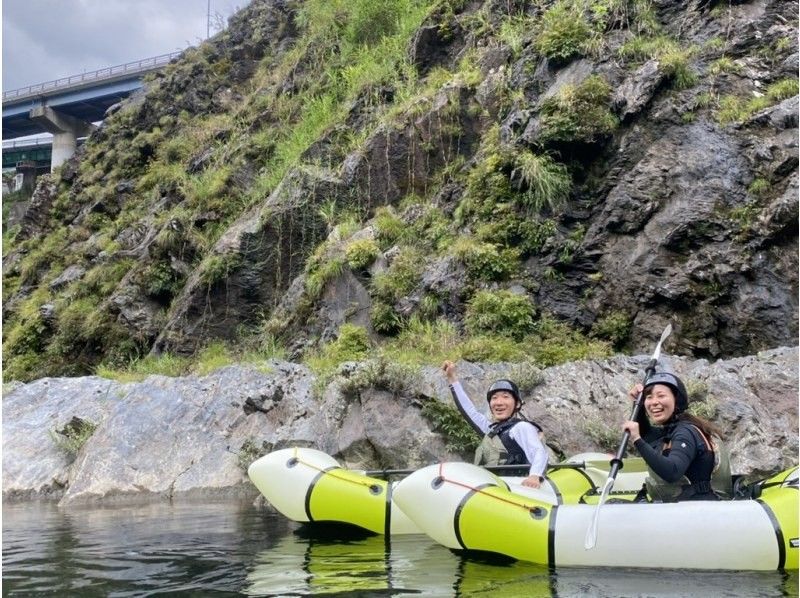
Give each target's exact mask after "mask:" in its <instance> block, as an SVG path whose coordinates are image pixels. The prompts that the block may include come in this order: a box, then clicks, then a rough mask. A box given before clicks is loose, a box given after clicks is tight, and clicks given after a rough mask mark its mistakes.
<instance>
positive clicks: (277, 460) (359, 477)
mask: <svg viewBox="0 0 800 598" xmlns="http://www.w3.org/2000/svg"><path fill="white" fill-rule="evenodd" d="M609 459H610V457H609V456H608V455H604V454H602V453H584V454H580V455H576V456H575V457H572V458H571V459H569V460H567V461H566V462H564V463H561V464H557V465H555V466H553V468H552V469H551V470H549V471H548V474H547V478H546V479H545V482H544V483H543V484H542V486H541V488H539V489H532V488H527V487H524V486H522V485H521V481H522V479H523V478H520V477H506V478H499V477H496V476H494V475H493V474H489V473H488V472H486V471H485V470H484V469H481V468H476V469H478V470H479V471H483V472H485V473H487V475H490V476H491V478H492V480H495V483H497V484H500V485H502V486H504V487H506V488H509V489H511V490H513V491H514V492H516V493H518V494H520V495H524V496H527V497H529V498H534V499H536V500H539V501H541V502H542V503H545V504H553V505H555V504H564V503H577V502H587V503H591V502H595V501H596V500H597V497H598V488H601V487H602V485H603V484H604V483H605V481H606V478H607V476H608V467H609V465H608V464H609ZM381 473H383V472H381ZM247 474H248V476H249V477H250V479H251V480H252V482H253V484H255V486H256V488H258V490H259V491H260V492H261V494H263V495H264V497H265V498H266V499H267V500H268V501H269V502H270V503H271V504H272V505H273V506H274V507H275V508H276V509H277V510H278V511H279V512H280V513H282V514H283V515H284V516H286V517H288V518H289V519H291V520H293V521H297V522H303V523H310V522H339V523H347V524H351V525H355V526H358V527H361V528H364V529H366V530H369V531H371V532H374V533H378V534H409V533H422V532H421V530H420V528H419V527H418V526H417V525H416V524H415V523H414V522H413V521H412V520H411V519H409V518H408V516H407V515H406V514H405V513H404V512H403V511H401V510H400V509H399V508H398V507H397V505H396V504H395V502H394V500H392V497H393V492H394V487H395V485H396V483H391V482H387V481H386V480H385V479H380V478H379V477H375V476H374V475H373V476H370V475H367V474H366V472H364V471H357V470H349V469H345V468H343V467H341V465H340V464H339V463H338V462H337V461H336V460H335V459H334V458H333V457H331V456H330V455H327V454H326V453H323V452H321V451H318V450H315V449H311V448H289V449H282V450H278V451H275V452H273V453H270V454H268V455H265V456H263V457H261V458H260V459H258V460H257V461H254V462H253V463H252V464H251V465H250V467H249V468H248V471H247ZM645 475H646V472H645V469H644V465H643V463H642V462H641V460H637V459H629V460H626V464H625V468H624V469H623V471H622V472H621V473H620V474H619V475H618V476H617V480H618V481H617V484H616V485H615V491H616V492H615V496H616V497H617V498H621V499H624V500H631V499H632V497H633V495H634V494H635V493H636V492H637V491H638V490H639V489H640V488H641V486H642V483H643V481H644V476H645ZM384 477H385V476H384Z"/></svg>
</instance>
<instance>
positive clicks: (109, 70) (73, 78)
mask: <svg viewBox="0 0 800 598" xmlns="http://www.w3.org/2000/svg"><path fill="white" fill-rule="evenodd" d="M181 54H183V51H182V50H181V51H180V52H170V53H169V54H161V55H159V56H153V57H152V58H143V59H141V60H136V61H134V62H126V63H125V64H119V65H116V66H109V67H105V68H102V69H98V70H96V71H90V72H88V73H82V74H80V75H70V76H69V77H62V78H60V79H54V80H53V81H45V82H44V83H36V84H34V85H29V86H28V87H21V88H20V89H11V90H9V91H4V92H3V102H7V101H9V100H17V99H22V98H26V97H28V96H37V95H41V94H43V93H47V92H51V91H55V90H58V89H65V88H69V87H72V86H76V85H80V84H82V83H87V82H91V81H103V80H104V79H111V78H113V77H117V76H119V75H124V74H135V73H141V72H145V71H149V70H152V69H155V68H157V67H159V66H163V65H165V64H167V63H169V61H170V60H172V59H173V58H176V57H178V56H180V55H181Z"/></svg>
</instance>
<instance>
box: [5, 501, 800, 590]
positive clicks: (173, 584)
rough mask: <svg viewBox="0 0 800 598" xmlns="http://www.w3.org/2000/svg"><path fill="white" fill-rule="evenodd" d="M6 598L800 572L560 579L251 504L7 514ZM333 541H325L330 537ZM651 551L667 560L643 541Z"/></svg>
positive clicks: (682, 585)
mask: <svg viewBox="0 0 800 598" xmlns="http://www.w3.org/2000/svg"><path fill="white" fill-rule="evenodd" d="M2 527H3V596H50V595H52V596H118V597H123V596H159V595H160V596H307V595H317V594H320V595H328V596H337V595H338V596H406V595H415V594H416V595H420V596H426V597H427V596H495V595H497V596H502V597H503V598H512V597H515V596H527V597H540V596H541V597H548V598H549V597H567V596H576V597H577V596H581V597H583V596H597V597H603V598H606V597H616V596H620V597H622V596H630V597H639V596H641V597H645V596H647V597H654V598H660V597H664V598H666V597H678V596H703V597H716V596H731V597H746V598H756V597H772V596H797V595H798V576H797V572H792V573H790V574H787V573H782V572H777V571H776V572H733V573H731V572H720V571H692V572H688V571H660V572H654V571H650V570H641V569H638V570H637V569H577V568H573V569H558V570H555V571H549V570H548V569H546V568H543V567H538V566H534V565H530V564H528V563H521V562H499V561H491V562H490V561H487V560H486V559H485V558H484V559H481V558H479V557H477V556H463V555H459V554H456V553H454V552H451V551H450V550H448V549H446V548H443V547H441V546H439V545H438V544H436V543H434V542H433V541H432V540H429V539H428V538H427V537H425V536H399V537H395V538H393V539H392V540H391V543H390V544H386V542H385V539H384V538H383V537H381V536H371V537H364V536H363V535H361V536H360V537H359V535H351V537H350V538H348V539H347V540H341V530H339V532H338V535H337V538H338V539H337V540H335V541H334V540H332V539H331V538H330V537H329V534H326V533H323V532H319V531H313V532H310V531H309V529H308V528H305V527H302V526H298V525H297V524H294V523H291V522H288V521H287V520H285V519H284V518H283V517H282V516H280V515H273V514H266V513H265V512H264V511H260V510H257V509H255V508H254V507H253V506H252V504H251V503H250V502H243V501H234V500H227V501H224V502H202V503H201V502H183V503H174V504H168V503H155V504H148V505H139V506H114V507H105V508H96V507H94V508H73V507H71V508H69V509H59V508H58V507H57V506H55V504H53V503H46V502H34V503H12V504H4V505H3V523H2ZM323 531H326V530H323ZM643 542H644V543H645V544H647V546H645V545H643V550H660V547H659V545H658V541H657V539H643Z"/></svg>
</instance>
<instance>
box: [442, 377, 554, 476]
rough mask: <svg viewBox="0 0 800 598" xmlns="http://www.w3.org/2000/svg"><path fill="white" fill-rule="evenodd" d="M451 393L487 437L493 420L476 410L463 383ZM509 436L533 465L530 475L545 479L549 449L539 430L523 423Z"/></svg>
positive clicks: (512, 429) (467, 415)
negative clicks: (540, 436) (543, 442)
mask: <svg viewBox="0 0 800 598" xmlns="http://www.w3.org/2000/svg"><path fill="white" fill-rule="evenodd" d="M450 391H451V393H452V395H453V398H454V399H455V401H456V406H457V407H458V409H459V411H461V413H462V415H464V417H465V418H466V419H467V421H468V422H469V423H470V424H471V425H472V427H473V428H475V430H476V431H477V432H478V433H480V434H482V435H484V436H485V435H486V434H488V433H489V429H490V426H491V424H492V420H491V419H489V418H488V417H486V416H485V415H484V414H483V413H481V412H480V411H478V410H477V409H476V408H475V405H474V404H473V403H472V401H471V400H470V398H469V397H468V396H467V393H466V392H465V391H464V387H463V386H461V382H458V381H456V382H455V383H453V384H451V385H450ZM509 436H510V437H511V438H512V439H513V440H514V441H515V442H516V443H517V444H518V445H519V447H520V448H521V449H522V451H523V452H524V453H525V456H526V457H527V459H528V463H530V464H531V467H530V471H529V473H528V475H537V476H541V477H544V474H545V470H546V469H547V458H548V455H547V449H546V448H545V446H544V445H543V444H542V441H541V439H540V438H539V430H538V429H537V428H536V426H534V425H533V424H532V423H530V422H527V421H524V420H523V421H522V422H520V423H518V424H517V425H516V426H514V427H513V428H511V431H510V432H509Z"/></svg>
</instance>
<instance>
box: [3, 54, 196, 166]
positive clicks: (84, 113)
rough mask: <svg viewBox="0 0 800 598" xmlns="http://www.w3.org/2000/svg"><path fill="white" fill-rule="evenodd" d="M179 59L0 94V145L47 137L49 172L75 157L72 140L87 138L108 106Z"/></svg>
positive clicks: (144, 61) (110, 69) (169, 57)
mask: <svg viewBox="0 0 800 598" xmlns="http://www.w3.org/2000/svg"><path fill="white" fill-rule="evenodd" d="M180 55H181V52H173V53H170V54H162V55H160V56H154V57H152V58H144V59H142V60H137V61H136V62H128V63H126V64H120V65H117V66H111V67H107V68H103V69H99V70H96V71H92V72H89V73H83V74H80V75H72V76H70V77H64V78H61V79H55V80H54V81H46V82H45V83H38V84H36V85H30V86H28V87H23V88H21V89H13V90H10V91H5V92H3V141H4V142H5V141H6V140H11V139H16V138H18V137H24V136H28V135H35V134H37V133H42V132H46V133H51V134H52V135H53V138H52V141H51V144H50V145H51V152H50V170H52V169H54V168H56V167H57V166H60V165H61V164H62V163H63V162H64V161H65V160H67V159H68V158H69V157H70V156H72V154H74V153H75V149H76V147H77V144H78V138H80V137H86V136H87V135H89V133H91V131H92V130H93V129H94V128H95V125H94V124H92V123H94V122H97V121H100V120H102V119H103V117H104V115H105V112H106V110H108V108H109V107H110V106H112V105H114V104H116V103H117V102H119V101H120V100H121V99H123V98H125V97H127V96H129V95H130V94H132V93H133V92H134V91H136V90H137V89H140V88H141V87H142V77H143V76H144V75H145V74H146V73H149V72H151V71H156V70H160V69H162V68H164V66H166V65H167V64H168V63H169V62H170V61H171V60H173V59H174V58H177V57H178V56H180ZM6 145H7V144H6V143H4V144H3V168H6V153H7V151H10V150H7V148H6ZM39 149H41V146H40V147H39ZM41 155H43V154H41V152H40V153H39V156H40V157H41ZM9 159H11V158H10V157H9Z"/></svg>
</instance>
